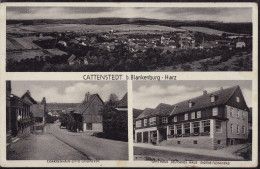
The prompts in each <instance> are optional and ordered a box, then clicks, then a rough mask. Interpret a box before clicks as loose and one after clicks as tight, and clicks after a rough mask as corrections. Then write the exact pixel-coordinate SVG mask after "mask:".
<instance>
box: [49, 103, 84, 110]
mask: <svg viewBox="0 0 260 169" xmlns="http://www.w3.org/2000/svg"><path fill="white" fill-rule="evenodd" d="M79 104H80V103H47V108H48V110H57V109H58V110H66V109H74V108H76V107H77V106H78V105H79Z"/></svg>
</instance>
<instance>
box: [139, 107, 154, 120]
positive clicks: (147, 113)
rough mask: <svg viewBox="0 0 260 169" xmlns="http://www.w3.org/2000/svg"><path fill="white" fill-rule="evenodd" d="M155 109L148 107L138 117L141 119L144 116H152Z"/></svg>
mask: <svg viewBox="0 0 260 169" xmlns="http://www.w3.org/2000/svg"><path fill="white" fill-rule="evenodd" d="M153 111H154V109H151V108H146V109H144V110H143V112H142V113H141V114H140V115H139V116H138V117H137V118H136V119H141V118H144V117H148V116H150V114H151V113H152V112H153Z"/></svg>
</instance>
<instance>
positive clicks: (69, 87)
mask: <svg viewBox="0 0 260 169" xmlns="http://www.w3.org/2000/svg"><path fill="white" fill-rule="evenodd" d="M6 147H7V148H6V149H7V152H6V153H7V155H6V157H7V160H128V98H127V83H126V81H88V82H85V81H6Z"/></svg>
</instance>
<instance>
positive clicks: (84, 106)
mask: <svg viewBox="0 0 260 169" xmlns="http://www.w3.org/2000/svg"><path fill="white" fill-rule="evenodd" d="M95 98H99V99H100V100H101V102H102V103H104V102H103V100H102V99H101V98H100V96H99V95H98V94H97V93H96V94H92V95H90V96H89V99H88V100H87V101H86V100H84V101H83V102H82V103H81V104H80V105H79V106H78V107H77V109H76V111H75V112H74V113H77V114H83V113H84V112H85V110H86V109H87V108H88V107H89V106H90V105H91V103H92V102H93V100H95Z"/></svg>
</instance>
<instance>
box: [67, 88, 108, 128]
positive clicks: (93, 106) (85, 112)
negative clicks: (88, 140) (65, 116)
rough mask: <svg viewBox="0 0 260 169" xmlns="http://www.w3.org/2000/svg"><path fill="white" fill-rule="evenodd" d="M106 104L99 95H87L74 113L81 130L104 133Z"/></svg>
mask: <svg viewBox="0 0 260 169" xmlns="http://www.w3.org/2000/svg"><path fill="white" fill-rule="evenodd" d="M103 105H104V102H103V100H102V99H101V98H100V96H99V95H98V94H92V95H91V94H90V93H89V92H88V93H86V94H85V99H84V101H83V102H82V103H81V104H80V105H79V106H78V107H77V109H76V110H75V111H74V112H73V113H72V115H73V117H74V119H75V120H76V121H77V122H78V124H79V130H82V131H83V132H85V131H95V132H103V123H102V122H103V116H102V108H103Z"/></svg>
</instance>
